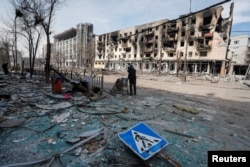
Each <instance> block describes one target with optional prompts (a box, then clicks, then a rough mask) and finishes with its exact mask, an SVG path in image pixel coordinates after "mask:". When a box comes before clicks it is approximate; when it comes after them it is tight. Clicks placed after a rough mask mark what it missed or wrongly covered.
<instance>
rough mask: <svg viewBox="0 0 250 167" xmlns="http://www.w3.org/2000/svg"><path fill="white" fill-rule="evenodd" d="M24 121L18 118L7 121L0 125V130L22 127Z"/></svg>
mask: <svg viewBox="0 0 250 167" xmlns="http://www.w3.org/2000/svg"><path fill="white" fill-rule="evenodd" d="M25 121H26V119H24V118H20V119H9V120H6V121H4V122H2V123H0V128H12V127H18V126H20V125H22V124H23V123H24V122H25Z"/></svg>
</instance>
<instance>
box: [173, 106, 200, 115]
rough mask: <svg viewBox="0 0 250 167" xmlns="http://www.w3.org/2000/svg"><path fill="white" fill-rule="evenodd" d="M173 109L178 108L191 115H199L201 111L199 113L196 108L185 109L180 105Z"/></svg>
mask: <svg viewBox="0 0 250 167" xmlns="http://www.w3.org/2000/svg"><path fill="white" fill-rule="evenodd" d="M173 107H175V108H177V109H178V110H180V111H186V112H188V113H191V114H198V113H199V111H197V110H196V109H194V108H188V107H184V106H181V105H179V104H174V105H173Z"/></svg>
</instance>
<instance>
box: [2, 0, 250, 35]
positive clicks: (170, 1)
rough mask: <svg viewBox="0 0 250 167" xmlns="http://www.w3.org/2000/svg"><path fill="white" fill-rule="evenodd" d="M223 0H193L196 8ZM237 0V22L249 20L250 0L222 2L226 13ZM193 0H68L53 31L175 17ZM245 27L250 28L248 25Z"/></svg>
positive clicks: (98, 29)
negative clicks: (90, 24) (86, 24)
mask: <svg viewBox="0 0 250 167" xmlns="http://www.w3.org/2000/svg"><path fill="white" fill-rule="evenodd" d="M218 2H221V1H218V0H191V11H192V12H195V11H198V10H201V9H204V8H206V7H208V6H211V5H213V4H215V3H218ZM232 2H234V3H235V8H234V21H233V24H234V25H236V24H237V25H239V24H241V23H245V24H246V23H248V24H249V23H250V10H249V9H250V1H249V0H235V1H233V0H231V1H230V2H228V3H226V4H224V5H223V7H224V11H223V16H224V17H228V14H229V6H230V4H231V3H232ZM189 8H190V0H66V4H65V5H63V6H62V7H61V9H59V10H58V11H57V12H56V16H55V18H54V22H53V25H52V31H53V34H57V33H60V32H62V31H64V30H66V29H69V28H71V27H76V24H78V23H81V22H82V23H85V22H89V23H92V24H94V33H95V34H97V35H98V34H103V33H107V32H110V31H115V30H118V29H123V28H127V27H132V26H135V25H140V24H144V23H148V22H152V21H156V20H161V19H176V18H178V17H179V15H182V14H185V13H188V12H189ZM11 9H12V7H11V6H10V4H9V2H8V0H1V6H0V16H3V17H7V16H6V14H10V13H11ZM245 29H250V28H248V27H245Z"/></svg>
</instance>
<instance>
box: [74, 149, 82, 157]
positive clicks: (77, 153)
mask: <svg viewBox="0 0 250 167" xmlns="http://www.w3.org/2000/svg"><path fill="white" fill-rule="evenodd" d="M81 154H82V147H78V148H77V149H75V151H74V153H73V155H75V156H80V155H81Z"/></svg>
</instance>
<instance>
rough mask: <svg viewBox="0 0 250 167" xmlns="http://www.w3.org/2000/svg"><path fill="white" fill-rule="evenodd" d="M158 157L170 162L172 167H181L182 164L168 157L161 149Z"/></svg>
mask: <svg viewBox="0 0 250 167" xmlns="http://www.w3.org/2000/svg"><path fill="white" fill-rule="evenodd" d="M158 155H159V157H161V158H163V159H165V160H166V161H167V162H169V163H170V164H172V165H173V166H174V167H182V165H181V164H180V163H179V162H177V161H176V160H174V159H172V158H170V157H169V156H168V155H167V154H166V153H163V152H162V151H161V152H159V153H158Z"/></svg>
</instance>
